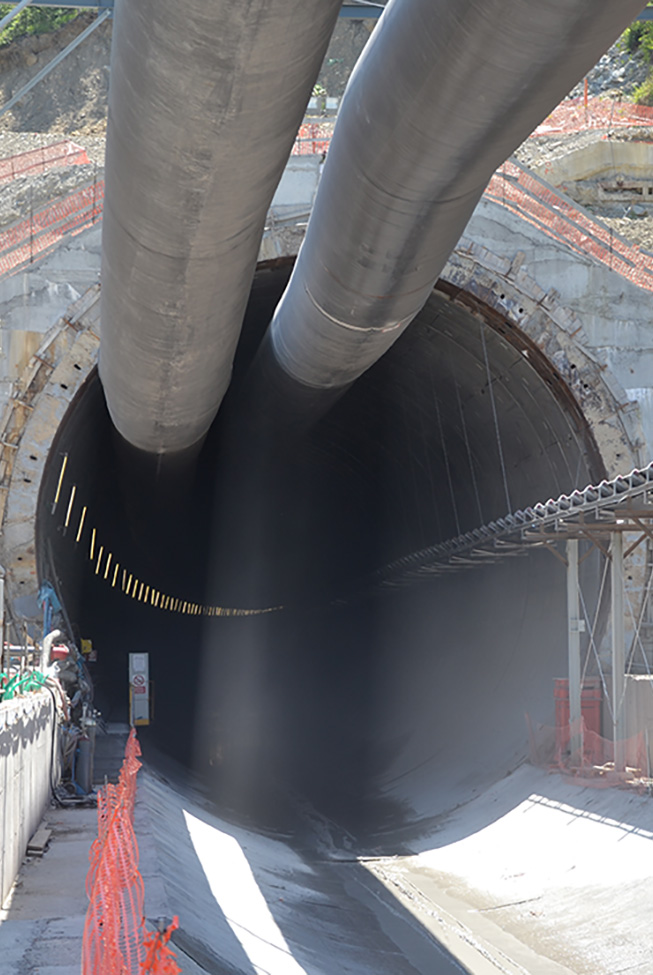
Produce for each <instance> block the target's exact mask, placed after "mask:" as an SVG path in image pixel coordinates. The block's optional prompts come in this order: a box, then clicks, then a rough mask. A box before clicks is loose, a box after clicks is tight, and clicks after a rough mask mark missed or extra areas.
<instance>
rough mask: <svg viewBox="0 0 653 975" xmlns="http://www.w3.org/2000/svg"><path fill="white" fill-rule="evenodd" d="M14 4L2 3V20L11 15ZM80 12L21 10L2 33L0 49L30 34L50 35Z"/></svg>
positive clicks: (40, 9)
mask: <svg viewBox="0 0 653 975" xmlns="http://www.w3.org/2000/svg"><path fill="white" fill-rule="evenodd" d="M11 9H12V4H8V3H0V20H1V19H2V18H3V17H4V16H5V15H6V14H8V13H9V11H10V10H11ZM78 14H79V10H70V9H69V8H66V7H49V8H48V9H47V10H46V9H44V8H43V7H26V8H25V10H21V12H20V13H19V14H17V15H16V16H15V17H14V19H13V20H12V21H10V22H9V23H8V24H7V26H6V27H5V29H4V30H3V31H1V32H0V47H5V46H6V45H7V44H11V42H12V41H13V40H16V38H17V37H27V35H28V34H48V33H50V31H53V30H57V28H58V27H62V26H63V25H64V24H67V23H68V21H69V20H73V19H74V18H75V17H77V16H78Z"/></svg>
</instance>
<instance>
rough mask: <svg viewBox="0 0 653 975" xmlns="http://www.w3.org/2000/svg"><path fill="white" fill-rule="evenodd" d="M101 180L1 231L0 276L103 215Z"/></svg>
mask: <svg viewBox="0 0 653 975" xmlns="http://www.w3.org/2000/svg"><path fill="white" fill-rule="evenodd" d="M103 202H104V182H102V181H98V182H96V183H91V184H89V185H88V186H84V187H82V189H80V190H76V191H75V192H74V193H71V194H70V195H69V196H67V197H65V198H64V199H63V200H59V201H57V203H55V204H54V205H53V206H49V207H47V208H46V209H44V210H40V211H39V212H38V213H34V214H32V216H31V217H29V218H27V219H26V220H21V221H20V222H19V223H16V224H14V226H13V227H10V228H9V229H8V230H3V231H2V232H1V233H0V275H2V274H7V273H11V272H13V271H17V270H19V269H20V268H21V267H23V266H24V265H26V264H30V263H31V262H32V261H34V260H36V259H37V258H39V257H42V256H43V254H45V253H46V252H47V251H49V250H51V249H52V248H53V247H55V246H56V245H57V244H58V243H59V241H60V240H61V239H62V237H63V236H64V235H65V234H70V233H79V231H80V230H84V229H86V227H89V226H91V224H93V223H95V222H96V221H97V220H98V219H99V217H100V216H101V214H102V204H103Z"/></svg>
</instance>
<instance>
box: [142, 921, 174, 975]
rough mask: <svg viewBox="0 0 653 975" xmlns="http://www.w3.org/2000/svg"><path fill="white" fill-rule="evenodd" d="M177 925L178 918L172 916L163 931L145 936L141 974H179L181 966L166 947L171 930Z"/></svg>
mask: <svg viewBox="0 0 653 975" xmlns="http://www.w3.org/2000/svg"><path fill="white" fill-rule="evenodd" d="M178 927H179V918H178V917H173V919H172V923H171V924H170V925H169V926H168V927H167V928H166V929H165V931H156V932H154V933H152V934H148V935H147V937H146V938H145V961H144V962H143V968H142V975H150V973H152V975H180V973H181V968H180V967H179V966H178V964H177V962H176V961H175V956H174V953H173V952H172V951H171V950H170V948H169V947H168V941H169V940H170V936H171V934H172V932H173V931H176V930H177V928H178Z"/></svg>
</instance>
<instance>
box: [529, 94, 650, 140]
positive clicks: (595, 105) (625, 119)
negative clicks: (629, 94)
mask: <svg viewBox="0 0 653 975" xmlns="http://www.w3.org/2000/svg"><path fill="white" fill-rule="evenodd" d="M635 125H637V126H648V125H650V126H653V108H651V107H650V106H648V105H634V104H633V103H632V102H620V101H617V100H616V99H608V98H588V99H587V105H586V104H585V99H584V98H568V99H566V100H565V101H564V102H560V104H559V105H557V106H556V108H554V109H553V111H552V112H551V114H550V115H549V116H547V118H545V119H544V121H543V122H542V123H541V124H540V125H538V127H537V128H536V129H535V131H534V132H533V135H534V136H546V135H555V134H556V133H559V132H581V131H582V130H583V129H612V128H617V127H618V128H627V127H628V126H635Z"/></svg>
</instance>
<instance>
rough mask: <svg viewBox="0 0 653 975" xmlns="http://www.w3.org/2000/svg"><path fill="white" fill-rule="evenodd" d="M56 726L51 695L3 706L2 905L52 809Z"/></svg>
mask: <svg viewBox="0 0 653 975" xmlns="http://www.w3.org/2000/svg"><path fill="white" fill-rule="evenodd" d="M55 721H56V718H55V715H54V704H53V702H52V698H51V696H50V693H49V692H48V691H39V692H38V693H35V694H30V695H29V696H27V697H24V698H18V699H17V700H15V701H5V702H3V703H0V900H1V901H4V900H5V898H6V896H7V894H8V893H9V891H10V890H11V885H12V884H13V882H14V880H15V878H16V874H17V873H18V870H19V868H20V864H21V861H22V859H23V857H24V855H25V850H26V849H27V844H28V842H29V840H30V838H31V837H32V836H33V834H34V832H35V831H36V829H37V827H38V825H39V823H40V822H41V819H42V818H43V813H44V812H45V809H46V806H47V803H48V799H49V795H50V775H51V771H52V736H53V733H54V731H55V728H54V723H55ZM0 967H1V966H0Z"/></svg>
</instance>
